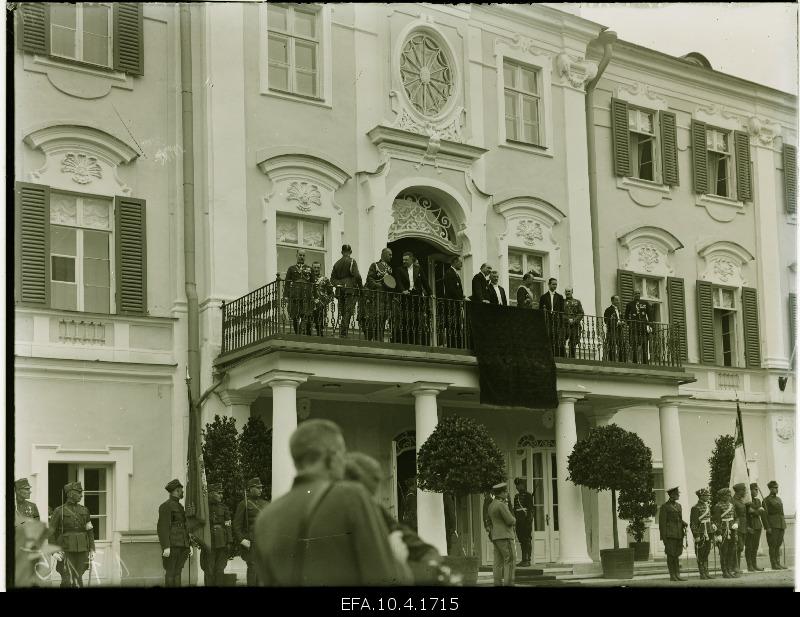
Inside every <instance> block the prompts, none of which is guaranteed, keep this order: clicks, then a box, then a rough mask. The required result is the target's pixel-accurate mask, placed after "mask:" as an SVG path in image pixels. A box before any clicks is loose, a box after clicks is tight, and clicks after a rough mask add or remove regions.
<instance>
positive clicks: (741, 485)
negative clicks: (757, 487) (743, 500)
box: [733, 482, 747, 491]
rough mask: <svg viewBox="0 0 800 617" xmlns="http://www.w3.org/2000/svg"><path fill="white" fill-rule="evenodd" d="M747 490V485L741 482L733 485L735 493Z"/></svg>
mask: <svg viewBox="0 0 800 617" xmlns="http://www.w3.org/2000/svg"><path fill="white" fill-rule="evenodd" d="M746 488H747V485H746V484H745V483H744V482H739V483H737V484H734V485H733V490H734V491H743V490H745V489H746Z"/></svg>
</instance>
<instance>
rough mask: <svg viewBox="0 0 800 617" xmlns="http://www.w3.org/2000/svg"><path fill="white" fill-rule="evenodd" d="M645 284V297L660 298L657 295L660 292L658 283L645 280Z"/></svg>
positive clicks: (652, 280) (659, 295)
mask: <svg viewBox="0 0 800 617" xmlns="http://www.w3.org/2000/svg"><path fill="white" fill-rule="evenodd" d="M645 282H646V284H647V294H646V295H647V297H648V298H660V297H661V294H660V293H659V292H660V287H659V284H658V281H657V280H654V279H646V280H645Z"/></svg>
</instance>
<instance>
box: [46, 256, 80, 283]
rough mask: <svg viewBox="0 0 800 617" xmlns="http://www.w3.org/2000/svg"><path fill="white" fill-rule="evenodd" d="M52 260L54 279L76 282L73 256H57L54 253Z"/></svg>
mask: <svg viewBox="0 0 800 617" xmlns="http://www.w3.org/2000/svg"><path fill="white" fill-rule="evenodd" d="M51 260H52V261H51V262H50V278H51V279H52V280H54V281H63V282H66V283H74V282H75V259H74V258H72V257H56V256H55V255H53V256H52V257H51Z"/></svg>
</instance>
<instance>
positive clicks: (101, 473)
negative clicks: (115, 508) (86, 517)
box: [83, 467, 106, 514]
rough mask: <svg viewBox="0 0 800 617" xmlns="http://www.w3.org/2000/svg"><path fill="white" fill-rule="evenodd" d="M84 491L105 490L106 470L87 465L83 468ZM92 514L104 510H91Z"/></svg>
mask: <svg viewBox="0 0 800 617" xmlns="http://www.w3.org/2000/svg"><path fill="white" fill-rule="evenodd" d="M83 490H84V491H87V492H89V491H104V490H106V470H105V469H102V468H99V467H87V468H85V469H84V470H83ZM92 514H105V512H92Z"/></svg>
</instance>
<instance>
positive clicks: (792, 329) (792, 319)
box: [789, 293, 797, 355]
mask: <svg viewBox="0 0 800 617" xmlns="http://www.w3.org/2000/svg"><path fill="white" fill-rule="evenodd" d="M789 337H790V338H789V354H790V355H794V349H795V346H796V345H797V294H793V293H791V294H789Z"/></svg>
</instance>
